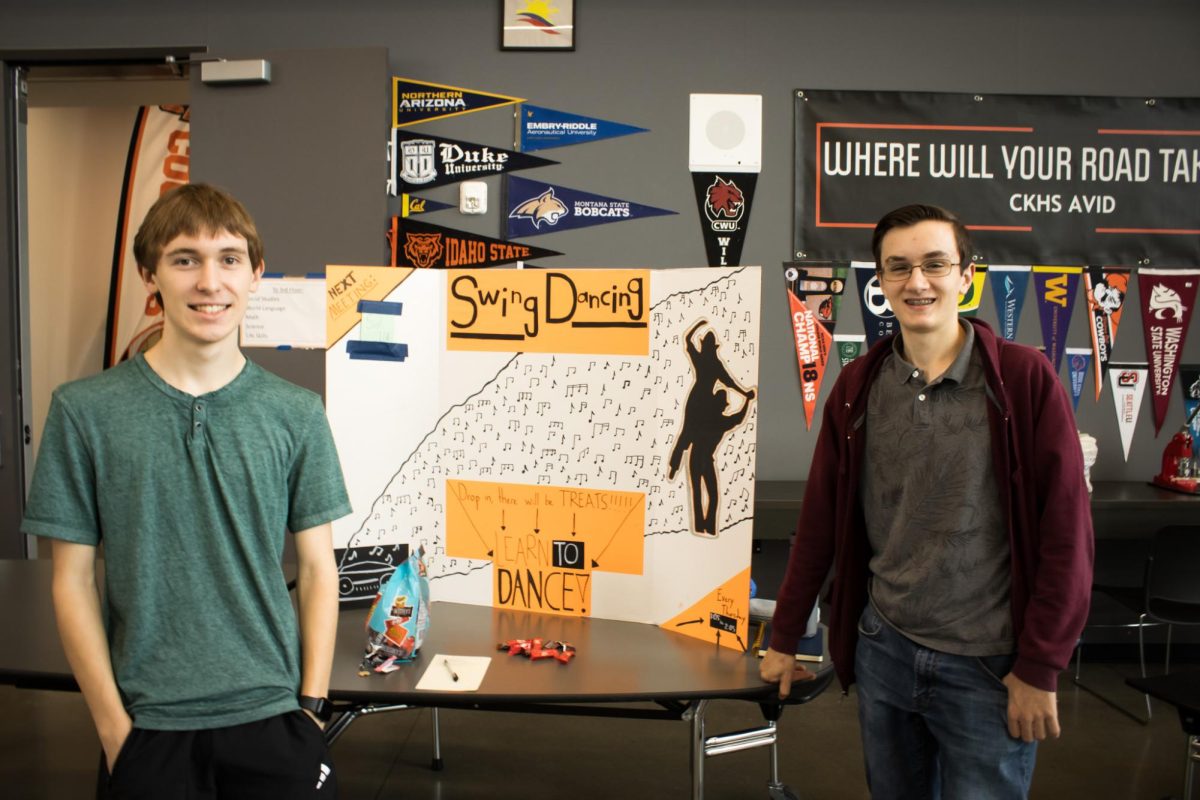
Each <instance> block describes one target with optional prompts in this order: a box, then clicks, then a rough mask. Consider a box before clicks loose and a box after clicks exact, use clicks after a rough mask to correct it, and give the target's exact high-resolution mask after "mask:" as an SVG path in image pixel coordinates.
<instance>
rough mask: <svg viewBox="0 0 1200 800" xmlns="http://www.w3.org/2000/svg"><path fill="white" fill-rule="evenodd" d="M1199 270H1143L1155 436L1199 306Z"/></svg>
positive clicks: (1140, 275)
mask: <svg viewBox="0 0 1200 800" xmlns="http://www.w3.org/2000/svg"><path fill="white" fill-rule="evenodd" d="M1197 283H1200V269H1140V270H1138V294H1139V295H1140V296H1141V298H1142V328H1143V330H1144V332H1145V334H1146V358H1147V359H1149V361H1150V396H1151V397H1152V398H1153V400H1154V404H1153V406H1154V435H1155V436H1157V435H1158V433H1159V431H1161V430H1162V424H1163V421H1164V420H1165V419H1166V417H1167V403H1168V402H1169V401H1170V399H1171V386H1172V385H1173V384H1174V383H1175V372H1176V370H1177V369H1178V367H1179V359H1180V357H1181V356H1182V355H1183V343H1184V342H1185V341H1187V331H1188V324H1189V323H1190V322H1191V321H1192V309H1193V308H1195V306H1196V285H1197Z"/></svg>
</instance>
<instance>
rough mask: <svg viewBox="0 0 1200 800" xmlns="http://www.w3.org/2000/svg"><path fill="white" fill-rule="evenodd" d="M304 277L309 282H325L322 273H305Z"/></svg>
mask: <svg viewBox="0 0 1200 800" xmlns="http://www.w3.org/2000/svg"><path fill="white" fill-rule="evenodd" d="M304 277H306V278H308V279H309V280H313V281H323V280H325V273H324V272H306V273H304Z"/></svg>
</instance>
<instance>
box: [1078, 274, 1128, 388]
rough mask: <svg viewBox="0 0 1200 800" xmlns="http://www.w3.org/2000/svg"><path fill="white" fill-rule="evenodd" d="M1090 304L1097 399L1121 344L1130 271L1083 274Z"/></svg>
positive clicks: (1089, 315)
mask: <svg viewBox="0 0 1200 800" xmlns="http://www.w3.org/2000/svg"><path fill="white" fill-rule="evenodd" d="M1083 283H1084V286H1085V287H1086V290H1087V291H1086V294H1087V304H1088V328H1089V330H1090V331H1091V335H1092V357H1093V358H1094V359H1095V361H1096V373H1095V376H1096V399H1097V400H1099V399H1100V390H1101V389H1103V388H1104V374H1105V373H1106V372H1107V371H1108V362H1109V360H1110V359H1111V358H1112V350H1113V345H1114V344H1115V343H1116V341H1117V324H1118V323H1120V321H1121V310H1122V309H1123V308H1125V297H1126V295H1128V294H1129V270H1128V269H1122V268H1113V267H1088V268H1087V271H1086V272H1084V274H1083Z"/></svg>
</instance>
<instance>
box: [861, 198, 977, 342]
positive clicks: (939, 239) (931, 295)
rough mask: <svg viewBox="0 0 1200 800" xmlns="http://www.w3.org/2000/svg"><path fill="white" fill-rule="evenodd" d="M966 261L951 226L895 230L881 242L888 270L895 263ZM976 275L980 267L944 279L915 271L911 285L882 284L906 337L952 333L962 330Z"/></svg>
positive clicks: (965, 268) (929, 223) (932, 223)
mask: <svg viewBox="0 0 1200 800" xmlns="http://www.w3.org/2000/svg"><path fill="white" fill-rule="evenodd" d="M960 258H961V257H960V255H959V250H958V244H957V241H956V240H955V236H954V227H953V226H952V225H951V224H950V223H949V222H942V221H939V220H924V221H922V222H918V223H917V224H915V225H911V226H908V227H904V228H893V229H891V230H890V231H888V232H887V233H886V234H885V235H884V237H883V240H882V241H881V242H880V249H879V263H880V265H881V266H882V268H883V269H884V270H885V271H886V270H887V268H888V265H889V264H901V263H904V264H922V263H924V262H926V261H929V260H935V259H936V260H942V261H950V262H953V263H957V262H959V261H960ZM973 273H974V266H973V265H971V264H969V263H968V264H967V265H965V266H963V265H961V264H960V265H959V266H956V267H954V268H952V269H951V270H950V274H948V275H943V276H942V277H940V278H930V277H927V276H926V275H925V272H924V270H921V269H914V270H913V271H912V275H910V276H909V278H908V280H902V281H888V280H881V281H880V285H881V287H882V289H883V294H884V296H885V297H886V298H887V299H888V302H889V303H891V306H892V311H894V312H895V314H896V320H897V322H899V323H900V329H901V331H903V332H904V333H905V334H907V335H922V334H948V333H951V332H954V331H956V330H957V327H958V298H959V297H960V296H961V295H962V294H964V293H965V292H966V291H967V289H968V288H969V287H970V286H971V277H972V275H973Z"/></svg>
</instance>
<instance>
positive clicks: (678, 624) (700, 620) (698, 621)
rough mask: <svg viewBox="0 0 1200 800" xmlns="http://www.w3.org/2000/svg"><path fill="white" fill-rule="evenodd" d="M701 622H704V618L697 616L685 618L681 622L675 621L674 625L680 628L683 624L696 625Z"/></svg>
mask: <svg viewBox="0 0 1200 800" xmlns="http://www.w3.org/2000/svg"><path fill="white" fill-rule="evenodd" d="M701 622H704V620H703V619H701V618H700V617H697V618H696V619H685V620H684V621H683V622H676V623H675V627H676V628H682V627H683V626H684V625H698V624H700V623H701Z"/></svg>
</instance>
